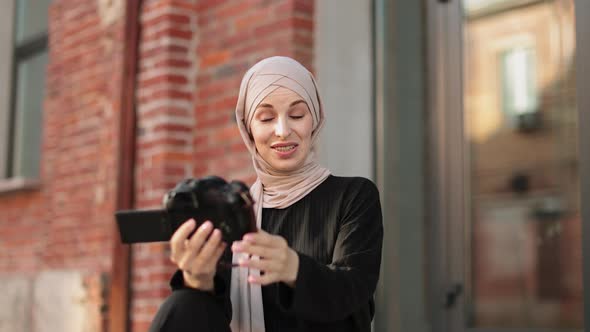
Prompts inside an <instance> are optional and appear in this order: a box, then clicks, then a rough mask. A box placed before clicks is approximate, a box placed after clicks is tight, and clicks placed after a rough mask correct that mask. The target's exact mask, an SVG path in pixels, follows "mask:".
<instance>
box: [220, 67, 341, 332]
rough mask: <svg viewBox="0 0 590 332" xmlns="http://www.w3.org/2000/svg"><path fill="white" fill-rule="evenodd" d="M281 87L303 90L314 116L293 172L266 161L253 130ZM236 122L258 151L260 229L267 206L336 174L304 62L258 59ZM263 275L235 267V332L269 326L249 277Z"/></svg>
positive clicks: (243, 88)
mask: <svg viewBox="0 0 590 332" xmlns="http://www.w3.org/2000/svg"><path fill="white" fill-rule="evenodd" d="M281 87H283V88H287V89H289V90H291V91H293V92H295V93H297V94H298V95H299V96H300V97H301V98H302V99H303V100H304V101H305V102H306V103H307V106H308V108H309V111H310V112H311V116H312V119H313V131H312V135H311V149H310V152H309V154H308V155H307V157H306V159H305V162H304V163H303V165H302V166H301V167H300V168H298V169H296V170H293V171H290V172H281V171H278V170H276V169H274V168H273V167H272V165H270V164H269V163H268V162H267V161H265V160H264V159H263V158H262V157H261V156H260V154H259V153H258V151H257V150H256V145H255V144H254V141H253V139H252V133H251V123H252V119H253V118H254V113H255V111H256V107H257V106H258V104H260V102H261V101H262V100H263V99H264V98H266V97H267V96H268V95H270V94H271V93H273V92H274V91H275V90H277V89H279V88H281ZM236 122H237V123H238V128H239V130H240V134H241V136H242V139H243V140H244V143H245V144H246V146H247V148H248V151H250V154H251V155H252V162H253V163H254V169H255V171H256V175H257V176H258V178H257V180H256V182H255V183H254V184H253V185H252V187H251V188H250V192H251V194H252V197H253V198H254V200H255V207H254V209H255V214H256V224H257V226H258V228H260V227H261V223H262V208H263V207H265V208H278V209H284V208H287V207H289V206H291V205H292V204H294V203H296V202H297V201H299V200H300V199H301V198H303V197H305V195H307V194H308V193H309V192H311V191H312V190H313V189H315V188H316V187H317V186H319V185H320V184H321V183H322V182H323V181H324V180H325V179H326V178H327V177H328V176H329V175H330V171H329V170H327V169H326V168H323V167H321V166H320V165H319V164H318V162H317V159H316V158H317V156H316V151H317V141H318V137H319V133H320V131H321V128H322V127H323V125H324V111H323V108H322V103H321V99H320V96H319V92H318V88H317V83H316V81H315V79H314V77H313V75H312V74H311V73H310V72H309V71H308V70H307V69H306V68H305V67H304V66H302V65H301V64H300V63H299V62H297V61H295V60H293V59H291V58H288V57H281V56H275V57H270V58H266V59H264V60H262V61H260V62H258V63H257V64H255V65H254V66H253V67H252V68H250V69H249V70H248V71H247V72H246V74H245V75H244V77H243V79H242V83H241V85H240V92H239V95H238V102H237V106H236ZM238 259H239V255H236V254H234V257H233V261H234V263H236V262H237V261H238ZM259 274H260V271H258V270H252V269H247V268H241V267H240V268H234V269H233V270H232V282H231V299H232V308H233V315H232V322H231V329H232V332H263V331H264V330H265V329H264V312H263V307H262V291H261V288H260V286H259V285H251V284H250V283H248V282H247V279H248V275H259Z"/></svg>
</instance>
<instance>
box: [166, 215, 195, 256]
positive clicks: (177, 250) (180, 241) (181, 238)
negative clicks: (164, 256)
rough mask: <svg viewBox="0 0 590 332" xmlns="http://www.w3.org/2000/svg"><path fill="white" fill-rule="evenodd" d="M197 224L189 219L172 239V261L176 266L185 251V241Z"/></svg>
mask: <svg viewBox="0 0 590 332" xmlns="http://www.w3.org/2000/svg"><path fill="white" fill-rule="evenodd" d="M196 224H197V223H196V222H195V221H194V220H193V219H189V220H188V221H186V222H185V223H184V224H182V225H180V227H178V229H177V230H176V232H174V234H172V237H171V238H170V260H171V261H172V262H174V263H175V264H177V263H178V261H179V259H180V257H182V254H183V253H184V250H185V241H186V239H187V238H188V236H189V234H190V233H191V232H192V231H193V230H194V229H195V226H196Z"/></svg>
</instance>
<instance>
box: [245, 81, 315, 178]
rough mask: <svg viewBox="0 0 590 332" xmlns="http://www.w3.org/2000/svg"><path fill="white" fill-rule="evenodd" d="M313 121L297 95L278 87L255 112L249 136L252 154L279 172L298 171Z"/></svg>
mask: <svg viewBox="0 0 590 332" xmlns="http://www.w3.org/2000/svg"><path fill="white" fill-rule="evenodd" d="M312 126H313V120H312V115H311V113H310V110H309V107H307V103H305V101H303V100H302V99H301V96H299V95H298V94H297V93H295V92H293V91H291V90H289V89H287V88H283V87H280V88H278V89H276V90H275V91H274V92H273V93H272V94H270V95H268V96H267V97H266V98H264V99H263V100H262V102H261V103H260V105H258V107H257V108H256V111H255V113H254V119H253V120H252V123H251V124H250V132H251V135H252V138H253V140H254V144H255V145H256V150H257V151H258V153H259V154H260V156H261V157H262V159H264V161H266V162H267V163H268V164H269V165H271V166H272V167H273V168H274V169H275V170H277V171H280V172H289V171H294V170H296V169H297V168H299V167H301V166H302V165H303V163H304V162H305V159H306V157H307V156H308V155H309V152H310V151H309V150H310V149H311V134H312Z"/></svg>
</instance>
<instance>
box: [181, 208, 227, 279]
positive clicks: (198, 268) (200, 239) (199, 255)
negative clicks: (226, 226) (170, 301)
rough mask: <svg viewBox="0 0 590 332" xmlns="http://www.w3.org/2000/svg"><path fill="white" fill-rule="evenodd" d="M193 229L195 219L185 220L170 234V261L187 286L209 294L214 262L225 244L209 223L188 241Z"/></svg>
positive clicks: (214, 269) (218, 231)
mask: <svg viewBox="0 0 590 332" xmlns="http://www.w3.org/2000/svg"><path fill="white" fill-rule="evenodd" d="M195 227H196V222H195V220H193V219H189V220H188V221H187V222H185V223H184V224H182V225H181V226H180V227H179V228H178V229H177V230H176V232H174V234H173V235H172V238H171V239H170V249H171V250H170V260H172V262H174V264H176V265H177V266H178V268H179V269H181V270H182V274H183V277H184V283H185V285H186V286H187V287H191V288H196V289H200V290H204V291H212V290H213V286H214V285H213V277H214V276H215V271H216V269H217V262H218V261H219V258H220V257H221V255H223V251H224V250H225V247H226V246H227V244H226V243H225V242H222V240H221V231H220V230H218V229H215V230H213V223H211V222H210V221H206V222H204V223H203V224H202V225H201V226H199V228H198V229H197V231H196V232H195V233H194V234H193V236H192V237H191V238H190V239H189V238H188V236H189V234H190V233H191V232H192V231H193V230H194V229H195Z"/></svg>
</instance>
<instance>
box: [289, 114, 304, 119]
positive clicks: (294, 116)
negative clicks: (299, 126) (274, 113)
mask: <svg viewBox="0 0 590 332" xmlns="http://www.w3.org/2000/svg"><path fill="white" fill-rule="evenodd" d="M304 116H305V115H291V119H302V118H303V117H304Z"/></svg>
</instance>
